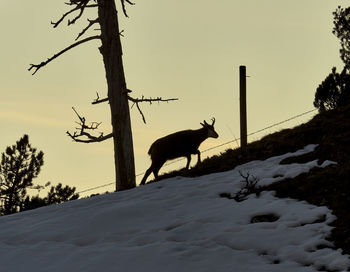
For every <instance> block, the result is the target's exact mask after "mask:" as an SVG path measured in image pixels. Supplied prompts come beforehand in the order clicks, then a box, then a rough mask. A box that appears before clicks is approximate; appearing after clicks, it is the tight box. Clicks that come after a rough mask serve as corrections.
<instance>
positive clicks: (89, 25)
mask: <svg viewBox="0 0 350 272" xmlns="http://www.w3.org/2000/svg"><path fill="white" fill-rule="evenodd" d="M87 20H88V22H89V24H88V25H87V26H86V27H85V28H84V29H83V30H82V31H81V32H80V33H79V35H78V36H77V37H76V38H75V40H78V39H79V38H80V37H81V36H83V35H84V34H85V32H86V31H87V30H88V29H89V28H90V27H91V26H93V25H94V24H96V23H98V18H96V19H95V20H90V19H87Z"/></svg>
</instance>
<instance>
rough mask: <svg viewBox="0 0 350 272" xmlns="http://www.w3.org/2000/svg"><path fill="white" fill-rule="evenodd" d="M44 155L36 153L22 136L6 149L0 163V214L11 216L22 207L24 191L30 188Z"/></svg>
mask: <svg viewBox="0 0 350 272" xmlns="http://www.w3.org/2000/svg"><path fill="white" fill-rule="evenodd" d="M43 158H44V153H43V152H42V151H39V152H37V150H36V148H33V147H32V146H31V145H30V144H29V137H28V135H24V136H23V137H22V138H21V139H20V140H19V141H17V142H16V144H15V145H12V146H9V147H7V148H6V151H5V152H4V153H2V157H1V163H0V214H11V213H15V212H17V211H19V210H20V209H21V207H22V204H23V201H24V198H25V196H26V192H27V191H26V190H27V188H28V187H29V186H32V185H33V183H32V180H33V179H34V178H36V177H37V176H38V175H39V173H40V169H41V166H42V165H43V164H44V159H43Z"/></svg>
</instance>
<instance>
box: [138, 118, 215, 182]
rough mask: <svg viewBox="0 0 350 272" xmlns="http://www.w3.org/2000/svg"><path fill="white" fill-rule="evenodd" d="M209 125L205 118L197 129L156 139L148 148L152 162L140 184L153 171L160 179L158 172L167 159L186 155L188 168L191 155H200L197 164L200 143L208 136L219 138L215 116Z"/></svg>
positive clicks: (199, 160) (155, 176)
mask: <svg viewBox="0 0 350 272" xmlns="http://www.w3.org/2000/svg"><path fill="white" fill-rule="evenodd" d="M211 121H212V124H211V125H209V124H208V123H207V122H206V121H205V120H204V122H203V123H200V124H201V125H202V128H200V129H196V130H191V129H188V130H182V131H178V132H175V133H172V134H169V135H167V136H165V137H162V138H159V139H158V140H156V141H155V142H154V143H153V144H152V145H151V147H150V148H149V150H148V155H150V157H151V160H152V163H151V166H150V167H149V168H148V169H147V171H146V173H145V175H144V176H143V178H142V181H141V183H140V185H144V184H145V183H146V180H147V178H148V176H149V175H150V174H151V173H152V172H153V175H154V178H155V179H156V180H157V179H158V172H159V170H160V168H161V167H162V166H163V164H164V163H165V162H166V161H167V160H172V159H176V158H179V157H186V158H187V164H186V169H189V166H190V162H191V155H192V154H193V155H198V161H197V164H199V163H200V162H201V152H200V151H199V150H198V148H199V146H200V144H201V143H202V142H203V141H204V140H206V139H207V138H218V137H219V135H218V134H217V133H216V131H215V130H214V124H215V118H212V119H211Z"/></svg>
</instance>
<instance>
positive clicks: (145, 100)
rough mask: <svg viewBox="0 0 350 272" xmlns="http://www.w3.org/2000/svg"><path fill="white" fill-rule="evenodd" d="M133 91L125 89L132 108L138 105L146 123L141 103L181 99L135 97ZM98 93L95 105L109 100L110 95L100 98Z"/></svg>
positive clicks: (93, 102)
mask: <svg viewBox="0 0 350 272" xmlns="http://www.w3.org/2000/svg"><path fill="white" fill-rule="evenodd" d="M131 92H132V91H131V90H130V89H126V90H125V91H124V93H126V94H127V96H128V100H129V101H131V102H133V104H132V105H131V108H133V107H134V106H135V105H136V108H137V110H138V111H139V113H140V115H141V117H142V121H143V122H144V123H145V124H146V118H145V115H144V114H143V112H142V110H141V108H140V105H139V103H143V102H147V103H150V105H151V104H152V103H153V102H169V101H176V100H179V99H178V98H168V99H163V98H161V97H157V98H152V97H150V98H145V97H144V96H142V97H141V98H133V97H131V96H130V95H129V93H131ZM96 95H97V98H96V99H95V100H94V101H92V102H91V104H93V105H95V104H99V103H103V102H107V101H108V97H106V98H102V99H101V98H100V96H99V94H98V92H96Z"/></svg>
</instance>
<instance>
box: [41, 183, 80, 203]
mask: <svg viewBox="0 0 350 272" xmlns="http://www.w3.org/2000/svg"><path fill="white" fill-rule="evenodd" d="M75 190H76V188H75V187H69V186H68V185H66V186H65V187H63V185H62V183H59V184H58V185H56V187H54V186H52V187H51V189H50V191H49V193H48V195H47V197H46V198H45V199H46V203H47V204H48V205H50V204H59V203H63V202H66V201H69V200H74V199H78V198H79V194H77V193H75Z"/></svg>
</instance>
